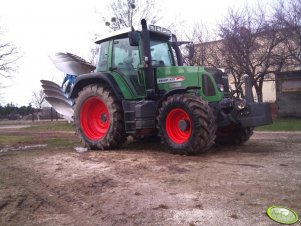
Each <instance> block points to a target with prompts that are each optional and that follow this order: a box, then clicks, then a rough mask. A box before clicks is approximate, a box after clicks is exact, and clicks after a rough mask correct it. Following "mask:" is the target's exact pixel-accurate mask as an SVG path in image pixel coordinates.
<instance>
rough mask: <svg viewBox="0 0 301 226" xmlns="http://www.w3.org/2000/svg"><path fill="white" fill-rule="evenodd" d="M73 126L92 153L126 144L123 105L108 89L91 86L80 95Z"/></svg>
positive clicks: (99, 85) (101, 86) (76, 103)
mask: <svg viewBox="0 0 301 226" xmlns="http://www.w3.org/2000/svg"><path fill="white" fill-rule="evenodd" d="M74 122H75V126H76V131H77V133H78V135H79V137H80V139H81V141H82V142H83V144H84V145H85V146H86V147H88V148H89V149H102V150H104V149H112V148H116V147H118V146H120V145H122V144H123V143H124V141H125V138H126V136H125V129H124V121H123V113H122V108H121V105H120V103H119V102H118V100H117V99H116V97H115V95H114V94H113V93H112V92H111V90H110V89H109V88H108V87H106V86H105V85H102V84H93V85H88V86H86V87H84V89H83V90H82V91H81V92H80V93H79V94H78V98H77V99H76V101H75V109H74Z"/></svg>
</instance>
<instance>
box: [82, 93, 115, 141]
mask: <svg viewBox="0 0 301 226" xmlns="http://www.w3.org/2000/svg"><path fill="white" fill-rule="evenodd" d="M80 124H81V128H82V130H83V132H84V133H85V135H86V136H87V137H88V138H89V139H90V140H99V139H101V138H103V137H104V136H105V134H106V133H107V131H108V129H109V126H110V115H109V111H108V108H107V106H106V105H105V104H104V102H103V101H102V100H100V99H99V98H97V97H90V98H89V99H87V100H86V101H85V102H84V104H83V106H82V108H81V111H80Z"/></svg>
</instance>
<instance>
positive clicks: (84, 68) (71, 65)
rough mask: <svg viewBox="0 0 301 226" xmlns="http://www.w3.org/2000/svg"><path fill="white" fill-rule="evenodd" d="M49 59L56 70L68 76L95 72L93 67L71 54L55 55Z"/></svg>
mask: <svg viewBox="0 0 301 226" xmlns="http://www.w3.org/2000/svg"><path fill="white" fill-rule="evenodd" d="M49 58H50V60H51V61H52V63H53V64H54V66H55V67H56V68H57V69H59V70H60V71H62V72H64V73H66V74H69V75H81V74H86V73H89V72H91V71H94V70H95V66H93V65H92V64H90V63H89V62H87V61H85V60H84V59H82V58H81V57H79V56H76V55H74V54H71V53H56V54H55V55H52V56H49Z"/></svg>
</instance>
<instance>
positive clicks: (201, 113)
mask: <svg viewBox="0 0 301 226" xmlns="http://www.w3.org/2000/svg"><path fill="white" fill-rule="evenodd" d="M141 25H142V30H141V31H135V30H133V29H127V30H122V31H117V32H115V33H114V32H113V33H111V35H109V36H107V37H104V38H102V39H100V40H98V41H96V43H97V44H99V45H100V46H99V58H98V63H97V66H96V68H95V67H94V66H93V65H90V64H89V63H87V62H85V61H84V60H83V59H81V58H79V57H77V56H75V55H73V54H69V53H67V54H63V53H59V54H57V55H56V56H55V57H54V58H52V61H53V62H54V64H55V66H57V68H59V69H60V70H62V71H64V72H65V73H67V74H73V75H75V76H76V80H75V83H74V84H72V89H71V92H70V93H69V94H66V93H65V92H64V90H63V88H61V87H60V86H58V85H56V84H54V83H52V82H50V81H45V80H42V81H41V82H42V84H43V88H44V91H45V94H46V96H47V97H46V99H47V101H48V102H49V103H50V104H51V105H52V106H53V107H54V108H55V109H56V110H58V112H60V113H62V114H65V115H66V116H67V117H69V119H73V120H74V124H75V126H76V131H77V133H78V135H79V137H80V139H81V141H82V142H83V144H84V145H85V147H88V148H89V149H101V150H107V149H115V148H118V147H119V146H121V145H122V144H123V143H124V142H125V140H126V137H127V136H129V135H132V136H134V137H137V138H144V137H156V136H159V137H160V139H161V141H162V143H164V144H165V145H167V147H168V148H169V149H170V151H171V152H172V153H175V154H187V155H191V154H199V153H201V152H205V151H207V150H208V149H210V147H212V145H213V144H214V143H219V144H231V145H232V144H241V143H243V142H245V141H247V140H248V139H249V137H250V136H251V135H252V133H253V128H254V127H255V126H260V125H265V124H270V123H272V118H271V110H270V106H269V104H267V103H255V102H254V101H253V95H252V90H251V85H250V82H249V78H248V76H245V82H244V85H245V98H239V97H237V96H235V95H234V94H233V93H234V92H230V90H229V85H228V77H227V74H226V73H224V72H222V71H221V70H218V69H210V68H204V67H201V66H183V59H182V55H181V51H180V45H181V44H184V43H186V42H179V41H177V39H176V36H175V35H173V34H171V32H170V31H169V30H167V29H164V28H161V27H158V26H153V25H150V26H149V28H148V27H147V24H146V21H145V20H144V19H143V20H142V21H141ZM190 50H191V51H190V52H192V48H190Z"/></svg>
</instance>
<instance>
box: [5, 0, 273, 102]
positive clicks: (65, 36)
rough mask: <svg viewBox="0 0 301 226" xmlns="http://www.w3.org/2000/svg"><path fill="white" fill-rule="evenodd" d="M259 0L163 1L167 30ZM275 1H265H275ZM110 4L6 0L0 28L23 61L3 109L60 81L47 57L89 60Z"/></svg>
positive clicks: (218, 17) (213, 20)
mask: <svg viewBox="0 0 301 226" xmlns="http://www.w3.org/2000/svg"><path fill="white" fill-rule="evenodd" d="M256 1H257V0H210V1H200V0H185V1H180V2H181V3H182V4H178V1H175V0H158V5H159V6H160V8H161V13H162V14H164V15H165V18H164V20H162V21H161V23H162V26H163V27H164V26H165V25H168V24H170V22H171V21H173V20H175V19H176V18H177V19H178V21H186V22H185V24H184V25H185V26H186V27H188V26H189V25H190V24H191V25H193V24H194V22H202V23H205V24H210V25H211V26H212V27H213V25H214V24H215V23H217V22H219V21H221V19H222V16H223V15H225V14H226V13H227V10H228V8H229V7H232V8H233V7H235V8H240V7H243V6H244V5H245V4H247V3H248V4H252V3H253V4H254V3H255V2H256ZM272 1H273V0H262V1H261V3H266V4H268V3H270V2H272ZM107 2H109V0H26V1H25V0H24V1H23V0H2V1H1V7H0V27H1V28H2V30H4V31H5V38H6V39H7V40H8V41H10V42H12V43H14V44H15V45H16V46H18V47H19V49H20V52H21V54H22V56H23V57H22V58H21V59H20V60H19V61H18V66H19V68H18V71H17V72H16V73H14V74H12V76H13V78H12V79H9V80H8V79H6V80H5V81H4V79H3V78H0V83H1V84H4V83H5V84H6V85H7V86H8V87H7V88H5V89H3V90H1V92H0V93H2V94H1V96H2V97H1V99H0V103H1V105H2V106H3V105H5V104H6V103H10V102H12V103H14V104H17V105H18V106H22V105H28V104H29V103H30V101H31V96H32V92H33V91H37V90H39V89H40V80H41V79H47V80H52V81H55V82H57V83H61V82H62V79H63V73H62V72H60V71H58V70H57V69H56V68H55V67H54V66H53V65H52V63H51V62H50V60H49V58H48V56H49V55H51V54H53V53H55V52H71V53H74V54H77V55H79V56H81V57H83V58H85V59H87V57H88V54H89V49H90V48H91V47H93V40H92V37H93V34H94V33H95V32H98V33H102V32H105V31H106V28H105V26H104V25H103V23H102V21H101V18H100V17H99V14H97V13H96V11H97V12H104V13H106V12H107V11H108V8H107Z"/></svg>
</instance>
